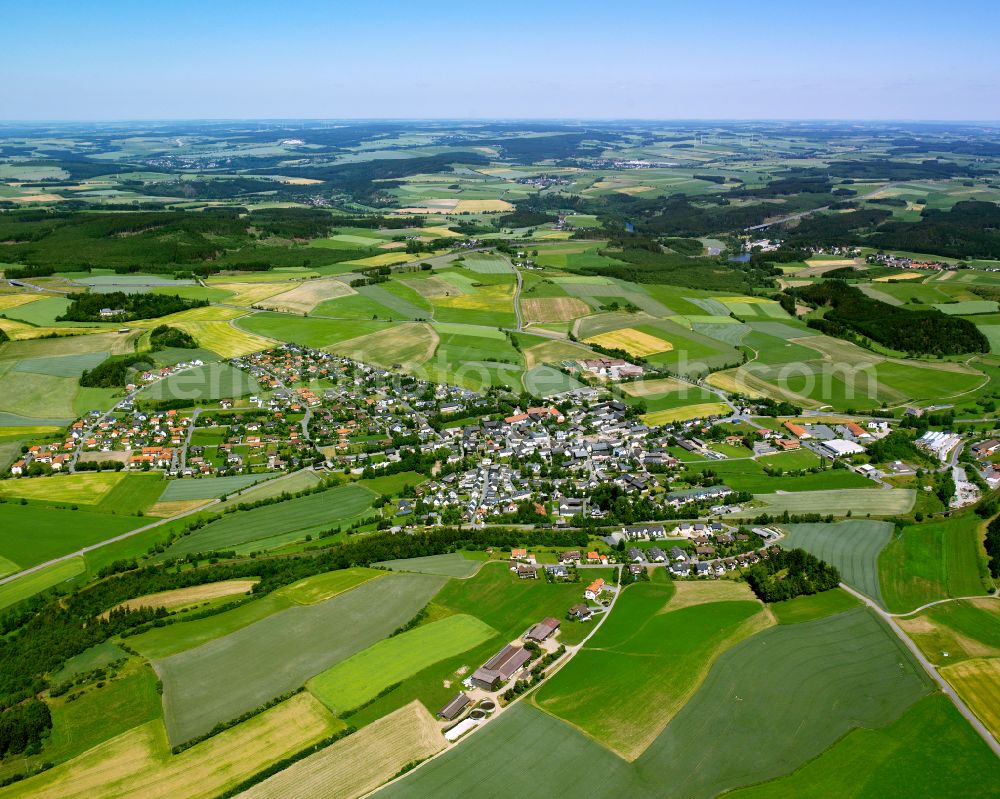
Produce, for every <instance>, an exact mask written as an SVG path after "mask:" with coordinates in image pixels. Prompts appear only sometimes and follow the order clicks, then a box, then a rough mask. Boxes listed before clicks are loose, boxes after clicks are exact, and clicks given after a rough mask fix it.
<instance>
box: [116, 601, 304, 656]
mask: <svg viewBox="0 0 1000 799" xmlns="http://www.w3.org/2000/svg"><path fill="white" fill-rule="evenodd" d="M296 604H297V603H295V602H293V601H292V600H291V599H289V598H288V597H287V596H285V595H284V594H283V593H281V592H279V591H275V592H273V593H271V594H267V595H265V596H263V597H261V598H260V599H255V600H253V601H252V602H246V603H244V604H242V605H240V606H239V607H237V608H233V609H232V610H227V611H225V612H223V613H217V614H215V615H211V616H207V617H205V618H202V619H180V620H179V621H178V622H177V623H175V624H168V625H166V626H164V627H154V628H153V629H151V630H148V631H147V632H144V633H140V634H139V635H134V636H130V637H128V638H127V639H126V643H128V645H129V647H131V648H132V649H135V650H136V651H137V652H138V653H139V654H140V655H142V656H143V657H144V658H148V659H149V660H158V659H160V658H166V657H169V656H170V655H176V654H177V653H178V652H186V651H187V650H189V649H194V648H195V647H198V646H201V645H202V644H206V643H208V642H209V641H214V640H215V639H216V638H223V637H224V636H227V635H230V634H231V633H234V632H236V631H238V630H242V629H243V628H245V627H248V626H250V625H251V624H254V623H255V622H258V621H261V620H262V619H266V618H267V617H268V616H271V615H273V614H275V613H279V612H280V611H282V610H288V609H289V608H293V607H295V606H296Z"/></svg>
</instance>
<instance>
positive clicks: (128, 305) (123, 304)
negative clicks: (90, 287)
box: [56, 291, 208, 327]
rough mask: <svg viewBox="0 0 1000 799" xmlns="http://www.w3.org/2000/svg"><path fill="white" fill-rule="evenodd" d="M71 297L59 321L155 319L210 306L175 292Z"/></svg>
mask: <svg viewBox="0 0 1000 799" xmlns="http://www.w3.org/2000/svg"><path fill="white" fill-rule="evenodd" d="M69 299H70V305H69V307H68V308H67V309H66V310H65V312H64V313H62V314H61V315H60V316H57V317H56V320H57V321H59V322H101V321H105V322H106V321H113V322H130V321H132V320H134V319H155V318H156V317H158V316H167V315H169V314H173V313H179V312H180V311H187V310H189V309H190V308H201V307H203V306H206V305H208V302H207V301H206V300H186V299H184V298H183V297H179V296H178V295H176V294H151V293H150V294H144V293H139V294H126V293H125V292H123V291H111V292H108V293H106V294H83V293H81V294H70V295H69ZM103 309H108V310H112V311H116V313H115V314H113V315H111V316H106V315H102V314H101V311H102V310H103ZM161 327H162V325H161Z"/></svg>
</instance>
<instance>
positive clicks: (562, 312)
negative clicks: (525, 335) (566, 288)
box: [521, 297, 590, 322]
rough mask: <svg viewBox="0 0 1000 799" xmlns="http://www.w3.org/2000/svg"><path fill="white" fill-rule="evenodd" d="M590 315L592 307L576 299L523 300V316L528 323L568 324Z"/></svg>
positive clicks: (547, 298) (546, 298) (544, 298)
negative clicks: (579, 317) (571, 320)
mask: <svg viewBox="0 0 1000 799" xmlns="http://www.w3.org/2000/svg"><path fill="white" fill-rule="evenodd" d="M589 313H590V306H589V305H587V303H585V302H584V301H583V300H579V299H577V298H576V297H542V298H539V299H536V300H534V299H533V300H521V314H522V315H523V316H524V320H525V321H526V322H568V321H569V320H570V319H576V318H577V317H578V316H586V315H587V314H589Z"/></svg>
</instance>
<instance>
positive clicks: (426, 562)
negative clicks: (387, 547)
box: [373, 552, 480, 577]
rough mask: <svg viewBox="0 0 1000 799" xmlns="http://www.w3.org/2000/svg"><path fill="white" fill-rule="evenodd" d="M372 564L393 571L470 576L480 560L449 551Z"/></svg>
mask: <svg viewBox="0 0 1000 799" xmlns="http://www.w3.org/2000/svg"><path fill="white" fill-rule="evenodd" d="M373 565H375V566H380V567H382V568H384V569H392V570H393V571H404V572H422V573H423V574H443V575H444V576H445V577H471V576H472V575H473V574H475V573H476V570H477V569H479V566H480V562H479V561H475V560H469V559H468V558H465V557H463V556H462V553H461V552H450V553H448V554H447V555H428V556H427V557H425V558H407V559H405V560H384V561H382V562H381V563H375V564H373Z"/></svg>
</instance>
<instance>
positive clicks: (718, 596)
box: [660, 580, 759, 613]
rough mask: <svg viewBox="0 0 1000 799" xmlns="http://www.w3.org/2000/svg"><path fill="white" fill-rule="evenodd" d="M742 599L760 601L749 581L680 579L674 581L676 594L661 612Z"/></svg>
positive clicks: (743, 600) (744, 600)
mask: <svg viewBox="0 0 1000 799" xmlns="http://www.w3.org/2000/svg"><path fill="white" fill-rule="evenodd" d="M741 601H742V602H757V601H759V600H758V599H757V597H756V596H755V595H754V592H753V591H751V590H750V586H749V584H747V583H744V582H739V583H738V582H736V581H735V580H709V581H708V582H696V583H695V582H685V581H683V580H679V581H677V582H675V583H674V595H673V596H672V597H670V600H669V601H668V602H667V604H666V605H665V606H664V607H663V610H662V611H660V612H661V613H663V612H666V611H671V610H680V609H681V608H688V607H691V606H692V605H707V604H708V603H709V602H741Z"/></svg>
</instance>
